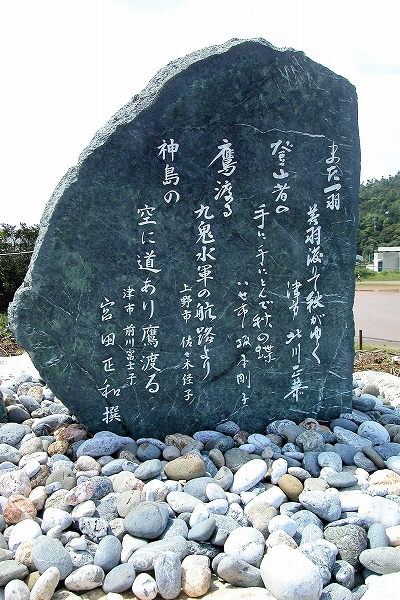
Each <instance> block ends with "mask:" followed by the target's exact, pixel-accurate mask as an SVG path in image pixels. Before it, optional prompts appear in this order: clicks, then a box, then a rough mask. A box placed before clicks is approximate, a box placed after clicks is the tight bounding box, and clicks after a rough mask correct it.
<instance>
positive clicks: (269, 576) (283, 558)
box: [260, 546, 322, 600]
mask: <svg viewBox="0 0 400 600" xmlns="http://www.w3.org/2000/svg"><path fill="white" fill-rule="evenodd" d="M260 572H261V577H262V580H263V582H264V585H265V587H266V588H267V590H268V591H269V592H271V594H273V596H274V597H275V598H276V599H277V600H293V598H296V600H319V598H320V595H321V592H322V579H321V575H320V574H319V571H318V569H317V567H316V566H315V565H314V563H313V562H312V561H311V560H310V559H309V558H307V557H306V556H304V555H303V554H302V553H301V552H299V551H298V550H294V549H293V548H290V547H289V546H274V547H273V548H270V549H269V550H268V552H267V554H266V556H265V557H264V558H263V560H262V562H261V566H260ZM279 573H284V576H282V577H279V576H277V574H279Z"/></svg>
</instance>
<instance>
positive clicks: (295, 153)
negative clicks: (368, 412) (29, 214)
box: [9, 39, 360, 438]
mask: <svg viewBox="0 0 400 600" xmlns="http://www.w3.org/2000/svg"><path fill="white" fill-rule="evenodd" d="M359 168H360V151H359V139H358V129H357V98H356V93H355V90H354V88H353V86H352V85H351V84H350V83H349V82H348V81H347V80H345V79H343V78H342V77H340V76H338V75H336V74H334V73H332V72H331V71H329V70H328V69H326V68H325V67H322V66H321V65H319V64H317V63H314V62H313V61H311V60H310V59H308V58H307V57H306V56H305V55H304V54H303V53H302V52H297V51H294V50H278V49H276V48H274V47H272V46H271V45H270V44H268V43H267V42H265V41H264V40H261V39H260V40H231V41H230V42H227V43H226V44H224V45H222V46H218V47H213V48H208V49H205V50H201V51H199V52H196V53H194V54H191V55H189V56H187V57H185V58H182V59H179V60H177V61H175V62H173V63H170V64H169V65H167V66H166V67H165V68H164V69H162V70H161V71H160V72H159V73H158V74H157V75H156V76H155V77H154V78H153V80H152V81H151V82H150V83H149V85H148V86H147V88H145V90H144V91H143V92H142V93H141V94H139V95H138V96H135V97H134V98H133V99H132V100H131V102H129V103H128V104H127V105H126V106H125V107H123V108H122V109H121V110H120V111H119V112H118V113H117V114H116V115H115V116H114V117H113V118H112V119H111V120H110V121H109V122H108V123H107V124H106V125H105V127H104V128H103V129H101V130H100V131H99V132H98V133H97V134H96V136H95V138H94V139H93V141H92V142H91V144H90V145H89V146H88V148H87V149H86V150H85V151H84V152H83V153H82V155H81V156H80V159H79V162H78V166H76V167H73V168H72V169H70V170H69V171H68V173H67V174H66V175H65V177H64V178H63V180H62V181H61V182H60V184H59V186H58V187H57V188H56V190H55V192H54V194H53V196H52V198H51V200H50V202H49V204H48V206H47V207H46V210H45V213H44V215H43V218H42V223H41V229H40V235H39V240H38V244H37V246H36V250H35V253H34V256H33V259H32V263H31V267H30V270H29V273H28V274H27V277H26V279H25V282H24V283H23V285H22V286H21V288H20V289H19V291H18V292H17V294H16V296H15V299H14V302H13V304H12V305H11V308H10V312H9V319H10V326H11V328H12V330H13V331H14V333H15V334H16V336H17V339H18V342H19V343H20V344H21V345H22V346H23V347H24V348H25V349H26V350H27V351H28V352H29V353H30V355H31V357H32V360H33V362H34V364H35V366H36V367H37V368H38V370H39V372H40V374H41V376H42V377H43V378H44V379H45V380H46V382H47V384H48V385H49V386H50V388H51V389H52V390H53V392H54V393H55V394H56V395H57V397H59V398H60V399H61V400H62V402H63V403H64V404H65V405H66V406H68V408H69V409H70V410H71V412H72V413H74V414H75V415H76V417H77V418H78V419H79V420H80V421H81V422H82V423H84V424H85V425H86V426H87V427H88V428H89V429H90V430H92V431H98V430H104V429H108V430H110V431H113V432H115V433H118V434H126V433H129V434H130V435H132V437H135V438H136V437H138V436H139V437H140V436H148V435H152V436H154V437H161V436H163V435H165V434H166V433H169V432H171V431H181V432H187V433H192V432H193V431H194V430H196V429H207V428H212V427H214V426H215V425H216V424H217V423H218V422H219V421H221V420H227V419H228V420H229V419H232V420H234V421H235V422H236V423H238V424H239V425H240V427H241V428H242V429H245V430H247V431H261V430H262V428H263V427H265V425H266V424H267V423H268V422H270V421H272V420H274V419H281V418H283V417H288V418H290V419H292V420H296V419H299V420H301V419H302V418H303V417H304V416H305V415H306V416H315V417H317V418H319V419H326V420H328V419H332V418H334V417H336V416H338V415H339V414H340V413H342V412H346V411H349V410H350V406H351V392H352V371H353V354H354V345H353V340H354V325H353V316H352V306H353V297H354V263H355V231H356V223H357V193H358V187H359ZM178 178H179V180H178Z"/></svg>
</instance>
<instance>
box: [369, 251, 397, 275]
mask: <svg viewBox="0 0 400 600" xmlns="http://www.w3.org/2000/svg"><path fill="white" fill-rule="evenodd" d="M374 271H377V272H379V271H400V246H380V247H379V248H378V252H374Z"/></svg>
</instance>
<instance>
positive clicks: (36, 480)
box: [31, 465, 50, 489]
mask: <svg viewBox="0 0 400 600" xmlns="http://www.w3.org/2000/svg"><path fill="white" fill-rule="evenodd" d="M49 475H50V469H49V467H47V466H46V465H40V470H39V471H38V472H37V473H36V475H34V476H33V477H32V478H31V488H32V489H34V488H36V487H38V486H39V485H43V486H45V485H46V481H47V478H48V476H49Z"/></svg>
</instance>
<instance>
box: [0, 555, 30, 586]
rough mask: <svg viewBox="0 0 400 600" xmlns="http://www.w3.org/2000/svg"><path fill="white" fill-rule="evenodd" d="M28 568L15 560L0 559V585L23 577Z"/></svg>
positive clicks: (26, 573)
mask: <svg viewBox="0 0 400 600" xmlns="http://www.w3.org/2000/svg"><path fill="white" fill-rule="evenodd" d="M28 573H29V571H28V568H27V567H26V566H25V565H23V564H22V563H20V562H17V561H16V560H2V561H0V586H5V585H7V583H9V582H10V581H12V580H13V579H24V578H25V577H26V576H27V575H28Z"/></svg>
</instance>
